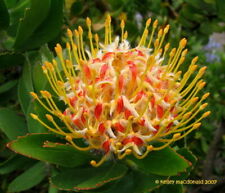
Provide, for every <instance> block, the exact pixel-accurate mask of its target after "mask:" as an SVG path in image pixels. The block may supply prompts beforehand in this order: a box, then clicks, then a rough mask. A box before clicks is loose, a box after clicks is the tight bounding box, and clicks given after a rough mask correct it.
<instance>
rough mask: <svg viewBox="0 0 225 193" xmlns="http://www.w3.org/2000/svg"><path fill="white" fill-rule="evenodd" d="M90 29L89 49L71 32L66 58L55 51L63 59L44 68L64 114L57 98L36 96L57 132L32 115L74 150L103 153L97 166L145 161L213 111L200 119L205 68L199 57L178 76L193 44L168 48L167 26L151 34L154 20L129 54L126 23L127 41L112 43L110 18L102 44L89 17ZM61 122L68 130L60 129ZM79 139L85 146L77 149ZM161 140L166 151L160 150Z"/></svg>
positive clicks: (47, 94) (183, 42) (77, 32)
mask: <svg viewBox="0 0 225 193" xmlns="http://www.w3.org/2000/svg"><path fill="white" fill-rule="evenodd" d="M86 23H87V27H88V38H89V42H90V49H89V50H88V49H86V46H85V48H84V42H83V29H82V28H81V27H79V28H78V30H75V31H74V33H73V32H72V31H71V30H69V29H68V31H67V33H68V37H69V42H67V44H66V50H65V52H63V50H62V48H61V46H60V45H59V44H57V45H56V47H55V51H56V54H57V56H58V58H59V61H56V60H53V61H51V62H50V61H47V62H45V63H44V64H43V65H42V69H43V72H44V74H45V75H46V77H47V79H48V81H49V84H50V85H51V87H52V90H53V91H54V92H55V94H56V95H57V96H58V98H59V100H62V101H63V102H64V103H65V106H66V107H65V109H59V107H58V106H57V105H56V103H55V101H54V100H53V97H52V94H54V93H52V94H51V93H50V92H48V91H45V90H44V91H41V92H40V93H41V95H42V98H43V99H40V98H39V97H38V95H37V94H35V93H34V92H31V95H32V96H33V97H34V99H36V100H37V101H38V102H39V103H40V104H41V105H42V106H43V107H44V108H45V109H46V110H47V111H49V114H46V117H47V119H48V120H49V122H51V125H52V126H54V127H52V126H49V124H48V123H45V122H44V121H43V120H41V119H40V118H39V117H38V116H37V115H35V114H31V116H32V117H33V118H34V119H36V120H38V121H39V122H40V123H41V124H42V125H44V126H45V127H47V128H48V129H49V130H50V131H52V132H54V133H57V134H60V135H63V136H65V139H66V140H67V141H68V142H69V143H70V144H71V145H72V146H74V148H76V149H78V150H81V151H87V150H91V149H97V150H98V151H100V152H102V154H103V156H102V159H101V160H100V161H99V162H96V161H95V160H92V161H91V162H90V163H91V164H92V165H93V166H99V165H101V164H102V163H103V162H104V161H105V160H106V159H108V158H110V155H112V154H114V155H115V156H116V157H117V158H118V159H122V158H124V157H125V156H126V155H128V154H131V153H132V154H133V155H134V156H135V157H137V158H138V159H142V158H144V157H145V156H146V155H147V154H148V153H149V152H150V151H157V150H161V149H163V148H164V147H166V146H168V145H170V144H171V143H172V142H174V141H177V140H179V139H181V138H183V137H185V136H186V135H187V134H189V133H190V132H191V131H192V130H194V129H197V128H198V127H199V126H200V125H201V123H200V121H201V120H202V119H203V118H205V117H206V116H208V115H209V114H210V112H209V111H208V112H205V113H203V114H202V115H201V116H198V117H199V118H197V119H195V117H196V116H197V115H198V114H199V113H200V112H201V111H202V110H203V109H204V108H205V107H206V106H207V103H204V102H203V101H204V100H205V99H206V98H207V97H208V96H209V93H206V94H204V95H203V96H202V97H201V98H199V97H197V94H198V93H199V91H200V90H201V89H202V88H203V87H204V86H205V82H204V81H203V80H202V79H201V77H202V76H203V74H204V72H205V70H206V67H202V68H200V69H199V71H198V72H197V73H195V72H196V70H197V68H198V66H197V65H196V62H197V60H198V57H195V58H194V59H193V60H192V62H191V64H190V66H189V68H188V70H187V71H186V72H185V73H183V74H182V72H181V71H179V68H180V66H181V64H182V63H183V62H184V61H185V56H186V54H187V49H185V46H186V43H187V40H186V39H185V38H184V39H182V40H181V41H180V43H179V47H178V48H177V49H176V48H173V49H171V50H170V49H169V47H170V44H169V43H167V44H165V45H164V39H165V36H166V34H167V33H168V30H169V25H167V26H165V27H164V28H163V27H160V28H159V31H158V34H156V35H155V31H156V29H157V25H158V21H157V20H155V21H154V22H153V25H152V26H151V28H152V31H151V33H149V27H150V24H151V19H148V20H147V22H146V26H145V29H144V32H143V34H142V36H141V38H140V41H139V44H138V45H137V46H136V47H135V48H130V45H129V42H128V40H127V36H128V33H127V31H124V29H125V23H124V21H122V22H121V36H120V37H116V38H115V40H114V41H112V33H111V32H112V29H111V18H110V16H107V17H106V20H105V40H104V43H100V42H99V38H98V35H97V34H96V35H95V36H94V38H93V35H92V31H91V20H90V19H89V18H87V20H86ZM155 36H156V38H155ZM153 39H155V40H154V41H153ZM94 40H95V41H94ZM75 42H76V43H75ZM169 50H170V51H169ZM194 74H196V75H194ZM193 76H194V77H193ZM57 118H58V119H60V120H61V122H62V123H63V124H64V125H65V126H64V127H61V126H59V124H58V123H57V121H56V119H57ZM79 138H81V139H83V140H84V142H85V143H84V144H86V147H83V146H82V147H81V146H78V144H77V139H79ZM155 142H162V143H160V144H163V145H161V146H158V145H154V144H155Z"/></svg>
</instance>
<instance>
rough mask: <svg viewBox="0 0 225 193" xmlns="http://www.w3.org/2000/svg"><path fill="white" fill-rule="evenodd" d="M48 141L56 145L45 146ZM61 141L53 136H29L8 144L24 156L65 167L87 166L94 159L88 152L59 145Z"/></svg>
mask: <svg viewBox="0 0 225 193" xmlns="http://www.w3.org/2000/svg"><path fill="white" fill-rule="evenodd" d="M47 141H50V142H55V143H56V144H55V145H54V146H48V145H46V144H45V143H46V142H47ZM60 141H61V140H60V139H59V138H57V137H55V136H54V135H52V134H28V135H26V136H23V137H20V138H18V139H17V140H15V141H12V142H10V143H8V147H9V148H10V149H11V150H13V151H15V152H17V153H19V154H22V155H24V156H27V157H30V158H33V159H37V160H42V161H46V162H49V163H53V164H58V165H61V166H65V167H76V166H78V165H83V164H87V163H88V162H89V161H90V160H91V159H92V157H91V156H89V154H88V153H87V152H82V151H78V150H76V149H74V148H73V147H72V146H70V145H68V144H67V145H65V144H59V143H57V142H60ZM44 144H45V145H44Z"/></svg>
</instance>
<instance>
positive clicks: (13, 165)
mask: <svg viewBox="0 0 225 193" xmlns="http://www.w3.org/2000/svg"><path fill="white" fill-rule="evenodd" d="M33 162H34V161H33V160H31V159H28V158H26V157H23V156H21V155H15V156H13V157H11V158H9V159H8V160H6V161H5V162H3V163H1V164H0V174H1V175H3V174H8V173H11V172H13V171H14V170H19V169H21V168H24V167H26V168H27V166H29V165H30V164H31V163H33Z"/></svg>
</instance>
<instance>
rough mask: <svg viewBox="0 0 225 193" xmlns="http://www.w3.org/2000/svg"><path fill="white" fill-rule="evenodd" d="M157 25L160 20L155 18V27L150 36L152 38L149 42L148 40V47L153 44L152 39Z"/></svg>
mask: <svg viewBox="0 0 225 193" xmlns="http://www.w3.org/2000/svg"><path fill="white" fill-rule="evenodd" d="M157 25H158V20H155V21H154V23H153V29H152V33H151V36H150V39H149V42H148V46H147V47H148V48H150V47H151V44H152V39H153V36H154V34H155V30H156V28H157Z"/></svg>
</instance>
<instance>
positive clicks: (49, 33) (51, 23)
mask: <svg viewBox="0 0 225 193" xmlns="http://www.w3.org/2000/svg"><path fill="white" fill-rule="evenodd" d="M62 22H63V1H62V0H52V1H51V6H50V10H49V13H48V15H47V17H46V19H45V20H44V21H43V22H42V24H41V25H40V26H39V27H38V28H37V29H36V30H35V31H34V33H33V34H32V36H31V37H30V38H29V39H28V40H27V41H26V42H25V43H24V44H23V49H34V48H37V47H39V46H40V45H42V44H44V43H47V42H49V41H51V40H53V39H54V38H56V37H57V36H58V35H59V33H60V31H61V26H62Z"/></svg>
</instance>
